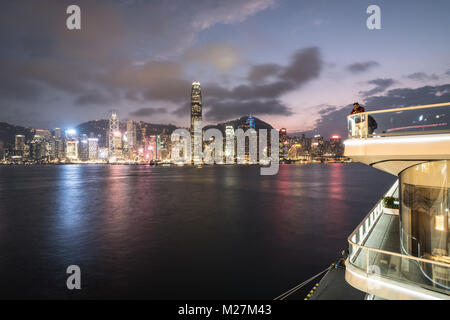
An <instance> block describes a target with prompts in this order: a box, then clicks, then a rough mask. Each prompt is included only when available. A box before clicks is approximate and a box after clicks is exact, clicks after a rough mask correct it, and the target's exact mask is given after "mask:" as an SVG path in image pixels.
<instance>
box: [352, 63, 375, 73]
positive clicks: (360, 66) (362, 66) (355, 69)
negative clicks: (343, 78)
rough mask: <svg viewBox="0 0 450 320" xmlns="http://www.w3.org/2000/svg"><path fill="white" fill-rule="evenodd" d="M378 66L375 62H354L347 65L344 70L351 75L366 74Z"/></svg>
mask: <svg viewBox="0 0 450 320" xmlns="http://www.w3.org/2000/svg"><path fill="white" fill-rule="evenodd" d="M379 65H380V64H379V63H378V62H376V61H366V62H355V63H352V64H349V65H348V66H347V67H346V69H347V70H348V71H350V72H351V73H362V72H366V71H368V70H369V69H371V68H373V67H378V66H379Z"/></svg>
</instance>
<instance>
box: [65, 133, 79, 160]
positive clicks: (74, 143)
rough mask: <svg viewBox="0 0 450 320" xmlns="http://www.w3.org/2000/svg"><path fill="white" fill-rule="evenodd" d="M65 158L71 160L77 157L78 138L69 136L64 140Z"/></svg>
mask: <svg viewBox="0 0 450 320" xmlns="http://www.w3.org/2000/svg"><path fill="white" fill-rule="evenodd" d="M66 158H68V159H71V160H77V159H78V139H76V138H70V139H67V140H66Z"/></svg>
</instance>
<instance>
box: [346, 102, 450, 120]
mask: <svg viewBox="0 0 450 320" xmlns="http://www.w3.org/2000/svg"><path fill="white" fill-rule="evenodd" d="M445 106H450V102H445V103H436V104H426V105H423V106H411V107H403V108H391V109H381V110H374V111H365V112H359V113H354V114H350V115H348V116H347V118H349V117H352V116H355V115H363V114H367V115H369V114H376V113H388V112H398V111H405V110H415V109H427V108H436V107H445Z"/></svg>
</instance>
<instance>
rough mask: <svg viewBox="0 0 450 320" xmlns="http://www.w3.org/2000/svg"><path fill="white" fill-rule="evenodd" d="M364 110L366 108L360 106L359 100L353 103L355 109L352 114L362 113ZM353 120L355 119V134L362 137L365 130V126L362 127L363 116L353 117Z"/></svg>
mask: <svg viewBox="0 0 450 320" xmlns="http://www.w3.org/2000/svg"><path fill="white" fill-rule="evenodd" d="M364 111H365V110H364V108H363V107H362V106H360V105H359V103H358V102H355V103H354V104H353V109H352V111H351V112H350V115H352V114H357V113H362V112H364ZM353 120H354V121H355V132H354V135H355V136H356V137H362V134H363V132H364V130H363V129H364V128H362V126H364V120H363V118H362V117H360V116H356V117H353Z"/></svg>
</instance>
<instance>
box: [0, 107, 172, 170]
mask: <svg viewBox="0 0 450 320" xmlns="http://www.w3.org/2000/svg"><path fill="white" fill-rule="evenodd" d="M146 130H147V127H146V125H145V124H144V123H142V122H138V121H134V120H128V121H126V129H125V130H121V129H120V123H119V118H118V114H117V113H116V112H113V113H112V114H111V118H110V120H109V127H108V128H107V130H106V131H107V133H106V136H105V135H102V134H98V135H95V134H94V133H93V132H91V133H90V134H89V135H88V134H85V133H79V132H78V131H77V130H76V129H66V130H62V129H60V128H56V129H54V130H41V129H32V130H30V132H29V133H27V134H17V135H15V137H14V144H13V146H12V148H9V149H5V148H4V147H3V144H2V146H1V148H0V149H1V152H0V161H1V162H3V163H24V164H33V163H138V162H141V163H156V162H160V161H168V160H169V159H170V154H169V152H168V144H169V142H170V136H169V134H168V133H167V132H165V131H164V130H163V131H164V132H162V133H161V134H155V135H151V134H147V132H146Z"/></svg>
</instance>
